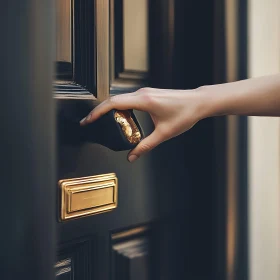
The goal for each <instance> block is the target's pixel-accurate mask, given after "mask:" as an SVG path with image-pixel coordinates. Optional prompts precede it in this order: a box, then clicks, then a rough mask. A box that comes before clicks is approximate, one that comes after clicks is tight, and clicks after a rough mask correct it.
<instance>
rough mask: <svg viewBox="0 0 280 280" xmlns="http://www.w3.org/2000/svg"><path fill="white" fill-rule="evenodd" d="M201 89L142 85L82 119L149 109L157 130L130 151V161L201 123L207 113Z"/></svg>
mask: <svg viewBox="0 0 280 280" xmlns="http://www.w3.org/2000/svg"><path fill="white" fill-rule="evenodd" d="M200 95H201V94H200V91H199V89H198V90H166V89H154V88H142V89H140V90H138V91H136V92H133V93H127V94H120V95H115V96H113V97H111V98H109V99H108V100H106V101H104V102H102V103H101V104H100V105H98V106H97V107H96V108H95V109H94V110H93V111H91V113H90V114H89V115H88V116H87V117H86V118H84V119H83V120H81V125H86V124H89V123H91V122H94V121H95V120H97V119H98V118H100V117H101V116H102V115H104V114H106V113H107V112H108V111H110V110H112V109H117V110H128V109H136V110H139V111H145V112H148V113H149V114H150V116H151V118H152V120H153V122H154V125H155V130H154V131H153V132H152V133H151V134H150V135H149V136H148V137H146V138H144V139H143V140H142V141H141V142H140V143H139V144H138V145H137V147H135V148H134V149H133V150H132V151H130V153H129V154H128V160H129V161H130V162H133V161H135V160H136V159H138V158H139V157H140V156H141V155H143V154H144V153H146V152H149V151H151V150H152V149H153V148H155V147H156V146H157V145H159V144H160V143H162V142H164V141H166V140H168V139H170V138H173V137H175V136H177V135H179V134H181V133H183V132H185V131H187V130H189V129H190V128H191V127H192V126H193V125H194V124H195V123H197V122H198V121H199V120H200V119H201V118H202V117H203V116H202V114H201V112H202V102H201V98H200Z"/></svg>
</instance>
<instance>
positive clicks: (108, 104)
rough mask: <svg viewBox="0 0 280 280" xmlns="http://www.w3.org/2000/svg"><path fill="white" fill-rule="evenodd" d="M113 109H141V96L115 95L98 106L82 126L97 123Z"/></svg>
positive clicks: (83, 121) (130, 94)
mask: <svg viewBox="0 0 280 280" xmlns="http://www.w3.org/2000/svg"><path fill="white" fill-rule="evenodd" d="M112 109H118V110H128V109H136V110H137V109H140V100H139V96H138V95H136V93H134V92H133V93H126V94H120V95H115V96H113V97H111V98H109V99H107V100H105V101H103V102H102V103H100V104H99V105H98V106H96V107H95V108H94V109H93V110H92V111H91V112H90V113H89V114H88V116H87V117H85V118H83V119H82V120H81V121H80V124H81V125H86V124H89V123H91V122H94V121H96V120H97V119H99V118H100V117H101V116H103V115H104V114H106V113H107V112H109V111H110V110H112Z"/></svg>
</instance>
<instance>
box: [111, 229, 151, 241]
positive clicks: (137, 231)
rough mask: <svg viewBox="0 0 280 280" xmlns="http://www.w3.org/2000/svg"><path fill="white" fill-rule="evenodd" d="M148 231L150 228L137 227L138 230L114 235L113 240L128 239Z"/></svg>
mask: <svg viewBox="0 0 280 280" xmlns="http://www.w3.org/2000/svg"><path fill="white" fill-rule="evenodd" d="M148 230H149V227H148V226H142V227H137V228H133V229H129V230H126V231H123V232H118V233H113V234H112V239H113V240H116V239H121V238H126V237H130V236H133V235H137V234H142V233H144V232H146V231H148Z"/></svg>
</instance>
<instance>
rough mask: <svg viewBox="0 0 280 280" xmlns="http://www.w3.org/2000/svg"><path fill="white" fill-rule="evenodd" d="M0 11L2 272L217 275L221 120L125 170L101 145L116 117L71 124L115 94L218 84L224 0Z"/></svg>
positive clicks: (28, 4)
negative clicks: (92, 123) (90, 123)
mask: <svg viewBox="0 0 280 280" xmlns="http://www.w3.org/2000/svg"><path fill="white" fill-rule="evenodd" d="M206 2H207V3H206ZM53 4H54V5H53ZM2 6H3V10H5V11H7V12H6V13H5V15H4V17H0V22H1V23H3V24H1V31H2V33H3V34H6V35H5V36H4V35H3V36H2V37H3V38H5V39H4V40H3V42H4V43H3V44H1V55H3V54H4V55H3V58H2V59H1V61H2V62H3V63H2V66H1V67H2V71H1V93H2V94H3V96H4V97H5V98H4V97H3V100H2V101H3V102H2V101H1V103H0V106H1V116H2V118H1V125H2V124H3V126H2V131H3V134H2V136H1V187H2V194H3V195H2V197H3V204H2V206H3V209H2V211H1V213H3V221H4V222H3V223H4V227H3V229H2V230H1V237H2V247H1V252H2V254H1V265H2V266H3V270H2V269H1V271H2V274H3V275H4V276H5V277H4V278H3V279H19V278H21V279H52V275H53V274H55V277H56V278H57V279H78V280H83V279H85V280H89V279H96V280H109V279H110V280H120V279H133V280H137V279H144V280H145V279H219V278H218V277H220V279H225V278H224V276H225V274H226V269H227V268H226V266H227V264H226V253H227V249H226V227H225V225H226V216H225V215H223V214H222V213H224V212H225V210H226V204H225V197H226V191H225V182H226V175H225V174H226V173H225V171H226V160H225V157H226V156H225V154H226V153H225V151H226V146H225V132H226V122H225V120H224V119H221V120H220V121H217V120H216V119H209V120H204V121H202V122H201V123H199V124H197V125H196V126H195V127H194V128H193V129H192V130H191V131H190V132H187V133H185V134H183V135H181V136H179V137H176V138H175V139H172V140H170V141H168V142H166V143H163V144H161V145H160V146H159V147H158V148H156V149H155V150H154V151H152V152H151V153H149V154H148V155H145V156H144V157H142V158H141V159H139V160H138V161H137V162H135V163H133V164H130V163H128V162H127V160H126V153H127V151H118V152H116V151H113V150H111V149H109V148H108V147H106V145H107V146H108V143H111V144H112V143H114V141H115V139H116V137H118V135H117V134H116V131H115V130H111V125H112V121H114V119H109V120H107V121H104V122H103V123H102V125H101V126H99V127H97V126H88V127H86V128H85V127H83V128H82V127H80V125H79V121H80V119H82V118H83V117H84V116H86V115H87V114H88V112H89V111H90V110H92V109H93V108H94V106H96V104H98V103H99V102H100V101H102V100H104V99H106V98H108V97H110V96H111V95H114V94H121V93H125V92H130V91H134V90H137V89H139V88H141V87H143V86H152V87H161V88H188V89H189V88H195V87H198V86H201V85H205V84H211V83H214V82H223V81H224V80H225V77H224V69H225V59H224V58H225V57H224V54H225V48H224V42H225V40H224V30H223V28H222V26H223V24H224V12H223V8H224V1H222V0H221V1H220V0H215V1H214V0H213V1H196V0H190V1H183V0H182V1H175V0H141V1H140V0H54V1H53V2H52V1H47V0H46V1H35V0H29V1H12V0H11V1H6V3H3V4H2V3H1V7H2ZM202 7H203V9H202ZM17 11H19V12H17ZM198 17H199V18H201V20H199V21H198V20H197V19H198ZM54 23H55V24H54ZM54 30H55V31H56V32H54ZM54 33H55V34H56V35H55V36H54ZM53 46H55V47H56V51H55V52H54V51H53V50H54V48H53ZM54 53H55V59H53V55H54ZM53 60H55V61H56V63H55V71H53V69H52V65H53ZM53 72H55V74H54V75H52V73H53ZM52 87H53V94H52V91H51V89H52ZM134 113H135V115H136V117H137V120H138V121H139V122H140V124H141V125H142V127H143V129H144V131H145V134H149V133H150V132H151V131H152V129H153V125H152V122H151V120H150V117H149V116H148V115H147V114H145V113H143V112H136V111H135V112H134ZM107 122H108V123H107ZM19 124H20V125H19ZM110 133H111V134H110ZM104 135H106V137H107V138H106V139H107V140H108V139H109V140H108V142H107V144H106V145H105V146H104V145H100V144H97V143H95V142H97V139H100V138H102V137H103V136H104ZM217 136H219V140H217ZM104 137H105V136H104ZM103 143H104V141H103ZM55 155H56V157H55ZM216 166H218V167H219V170H218V171H217V169H216V168H215V167H216ZM55 174H56V175H55ZM55 228H56V229H57V231H56V233H57V238H56V239H55V234H54V233H55ZM55 245H56V247H55ZM54 256H55V257H54ZM53 272H54V273H53Z"/></svg>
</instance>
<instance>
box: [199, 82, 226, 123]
mask: <svg viewBox="0 0 280 280" xmlns="http://www.w3.org/2000/svg"><path fill="white" fill-rule="evenodd" d="M195 91H196V94H197V96H198V99H199V104H200V106H199V115H200V118H201V119H205V118H209V117H216V116H223V115H226V114H227V110H228V108H227V107H228V106H227V104H228V103H229V101H230V100H228V97H229V96H228V95H227V94H226V88H225V87H224V84H219V85H210V86H202V87H199V88H197V89H196V90H195Z"/></svg>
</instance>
